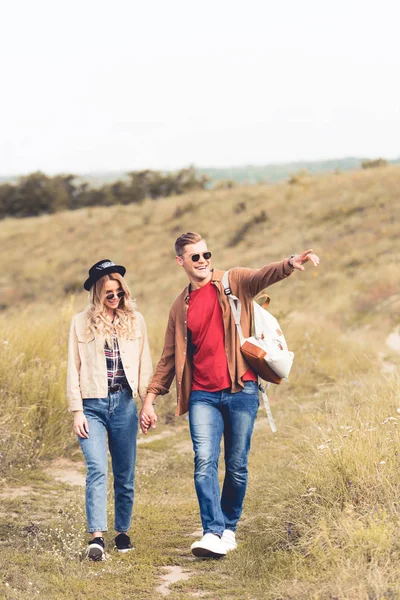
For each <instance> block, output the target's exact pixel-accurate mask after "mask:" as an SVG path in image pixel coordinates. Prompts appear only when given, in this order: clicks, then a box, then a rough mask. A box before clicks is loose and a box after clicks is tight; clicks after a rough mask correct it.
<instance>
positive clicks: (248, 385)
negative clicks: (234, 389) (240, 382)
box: [242, 381, 258, 395]
mask: <svg viewBox="0 0 400 600" xmlns="http://www.w3.org/2000/svg"><path fill="white" fill-rule="evenodd" d="M257 393H258V383H257V381H245V382H244V388H243V390H242V394H249V395H250V394H257Z"/></svg>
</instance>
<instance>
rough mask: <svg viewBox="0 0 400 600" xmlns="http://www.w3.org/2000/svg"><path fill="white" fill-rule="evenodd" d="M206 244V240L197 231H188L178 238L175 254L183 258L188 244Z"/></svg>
mask: <svg viewBox="0 0 400 600" xmlns="http://www.w3.org/2000/svg"><path fill="white" fill-rule="evenodd" d="M201 241H203V242H205V239H204V238H203V237H202V236H201V235H200V234H199V233H196V232H195V231H188V233H184V234H182V235H181V236H179V237H178V239H177V240H176V242H175V253H176V255H177V256H181V255H182V254H183V252H184V248H185V246H187V245H188V244H196V242H201Z"/></svg>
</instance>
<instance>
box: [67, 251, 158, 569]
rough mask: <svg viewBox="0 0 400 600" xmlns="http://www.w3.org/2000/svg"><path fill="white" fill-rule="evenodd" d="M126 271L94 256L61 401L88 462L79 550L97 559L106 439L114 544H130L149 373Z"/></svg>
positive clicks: (103, 526) (100, 555)
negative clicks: (140, 408) (83, 543)
mask: <svg viewBox="0 0 400 600" xmlns="http://www.w3.org/2000/svg"><path fill="white" fill-rule="evenodd" d="M125 272H126V269H125V267H123V266H121V265H115V264H114V263H113V262H112V261H110V260H108V259H106V260H101V261H99V262H98V263H96V264H95V265H93V267H91V269H90V270H89V278H88V279H87V280H86V281H85V283H84V288H85V290H88V291H89V305H88V306H87V308H86V310H84V311H83V312H81V313H79V314H77V315H76V316H75V317H74V318H73V320H72V323H71V329H70V335H69V348H68V376H67V379H68V383H67V388H68V389H67V393H68V403H69V409H70V410H71V411H72V412H73V413H74V431H75V433H76V434H77V435H78V439H79V443H80V445H81V448H82V451H83V454H84V457H85V460H86V466H87V476H86V516H87V521H88V531H89V533H90V534H91V536H92V539H91V540H90V541H89V544H88V548H87V551H86V555H87V557H88V558H89V559H91V560H104V559H105V553H104V538H103V533H104V532H105V531H107V506H106V503H107V438H108V447H109V450H110V454H111V460H112V470H113V475H114V500H115V524H114V527H115V531H116V532H117V535H116V537H115V546H116V548H117V550H119V551H120V552H127V551H128V550H131V549H132V548H133V546H132V544H131V540H130V538H129V535H128V531H129V528H130V522H131V516H132V507H133V496H134V470H135V458H136V435H137V429H138V413H137V407H136V402H135V400H134V398H137V397H138V396H140V398H141V399H144V398H145V396H146V389H147V385H148V383H149V381H150V379H151V376H152V364H151V357H150V350H149V345H148V341H147V333H146V325H145V322H144V319H143V317H142V315H141V314H140V313H138V312H137V311H136V310H135V306H134V304H133V301H132V299H131V295H130V292H129V289H128V286H127V284H126V282H125V280H124V278H123V276H124V275H125Z"/></svg>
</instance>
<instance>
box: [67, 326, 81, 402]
mask: <svg viewBox="0 0 400 600" xmlns="http://www.w3.org/2000/svg"><path fill="white" fill-rule="evenodd" d="M80 369H81V359H80V356H79V349H78V338H77V336H76V330H75V319H72V323H71V327H70V330H69V339H68V367H67V399H68V407H69V410H70V411H71V412H73V411H75V410H83V403H82V394H81V387H80V383H79V379H80V378H79V374H80Z"/></svg>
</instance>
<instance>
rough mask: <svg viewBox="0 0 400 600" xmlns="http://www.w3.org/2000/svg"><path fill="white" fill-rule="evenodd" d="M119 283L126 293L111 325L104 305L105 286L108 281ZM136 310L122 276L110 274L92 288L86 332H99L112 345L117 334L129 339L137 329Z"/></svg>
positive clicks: (87, 312) (87, 310)
mask: <svg viewBox="0 0 400 600" xmlns="http://www.w3.org/2000/svg"><path fill="white" fill-rule="evenodd" d="M110 280H111V281H118V282H119V284H120V286H121V288H122V289H123V290H124V292H125V296H123V297H122V298H121V299H120V301H119V304H118V308H116V309H115V318H114V321H113V322H112V323H111V321H110V319H109V318H108V316H107V310H106V307H105V305H104V300H105V296H106V292H105V286H106V283H107V281H110ZM135 309H136V304H135V301H134V299H133V298H132V296H131V293H130V291H129V288H128V285H127V283H126V281H125V280H124V278H123V277H122V275H120V274H119V273H110V274H109V275H104V277H101V278H100V279H99V280H98V281H96V283H95V284H94V285H93V286H92V287H91V288H90V292H89V305H88V307H87V308H86V311H85V312H86V330H87V333H94V332H95V331H97V332H98V333H100V335H102V336H104V337H105V338H106V340H107V343H110V342H111V340H112V337H113V336H114V335H115V334H116V335H117V336H118V337H124V338H129V337H131V336H132V334H133V331H134V329H135Z"/></svg>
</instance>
